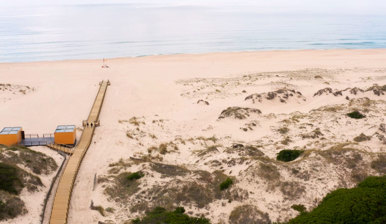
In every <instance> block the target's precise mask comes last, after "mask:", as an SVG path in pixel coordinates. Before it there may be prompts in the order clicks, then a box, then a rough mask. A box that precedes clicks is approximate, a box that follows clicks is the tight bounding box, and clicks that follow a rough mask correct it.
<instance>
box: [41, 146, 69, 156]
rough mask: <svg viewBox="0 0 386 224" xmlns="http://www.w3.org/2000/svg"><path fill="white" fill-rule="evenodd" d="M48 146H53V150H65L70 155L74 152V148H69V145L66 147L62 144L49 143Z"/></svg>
mask: <svg viewBox="0 0 386 224" xmlns="http://www.w3.org/2000/svg"><path fill="white" fill-rule="evenodd" d="M46 146H47V147H49V148H51V149H53V150H56V151H60V152H64V153H66V154H69V155H72V153H73V149H71V148H67V147H64V146H61V145H57V144H48V145H46Z"/></svg>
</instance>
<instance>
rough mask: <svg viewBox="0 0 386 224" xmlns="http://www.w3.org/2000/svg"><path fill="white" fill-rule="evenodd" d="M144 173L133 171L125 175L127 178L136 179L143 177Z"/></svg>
mask: <svg viewBox="0 0 386 224" xmlns="http://www.w3.org/2000/svg"><path fill="white" fill-rule="evenodd" d="M144 176H145V175H144V174H143V173H142V172H140V171H139V172H135V173H131V174H129V175H128V176H127V179H128V180H138V179H141V178H142V177H144Z"/></svg>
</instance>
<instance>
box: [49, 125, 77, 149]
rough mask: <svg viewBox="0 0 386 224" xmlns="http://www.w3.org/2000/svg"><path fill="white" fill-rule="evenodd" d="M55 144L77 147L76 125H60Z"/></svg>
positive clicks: (55, 134)
mask: <svg viewBox="0 0 386 224" xmlns="http://www.w3.org/2000/svg"><path fill="white" fill-rule="evenodd" d="M54 138H55V144H58V145H75V140H76V129H75V125H59V126H58V127H57V128H56V130H55V133H54Z"/></svg>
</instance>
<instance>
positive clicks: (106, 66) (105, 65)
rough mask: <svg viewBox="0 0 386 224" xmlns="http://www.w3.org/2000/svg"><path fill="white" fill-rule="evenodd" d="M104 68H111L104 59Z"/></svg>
mask: <svg viewBox="0 0 386 224" xmlns="http://www.w3.org/2000/svg"><path fill="white" fill-rule="evenodd" d="M102 68H110V67H109V66H108V65H107V64H106V60H105V59H104V58H103V64H102Z"/></svg>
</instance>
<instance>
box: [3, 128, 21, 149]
mask: <svg viewBox="0 0 386 224" xmlns="http://www.w3.org/2000/svg"><path fill="white" fill-rule="evenodd" d="M23 138H24V131H23V129H22V128H21V127H6V128H3V130H1V132H0V144H2V145H6V146H11V145H18V144H20V142H21V141H22V139H23Z"/></svg>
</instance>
